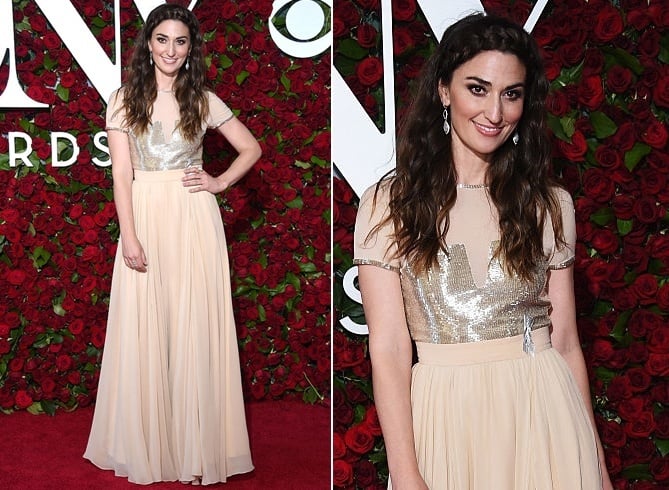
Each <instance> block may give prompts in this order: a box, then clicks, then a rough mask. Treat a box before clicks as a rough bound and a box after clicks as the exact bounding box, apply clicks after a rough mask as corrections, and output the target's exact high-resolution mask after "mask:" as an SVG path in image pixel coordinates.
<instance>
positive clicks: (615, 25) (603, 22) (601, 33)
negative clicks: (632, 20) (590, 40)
mask: <svg viewBox="0 0 669 490" xmlns="http://www.w3.org/2000/svg"><path fill="white" fill-rule="evenodd" d="M623 28H624V23H623V18H622V16H621V15H620V12H619V11H618V9H616V8H615V7H613V6H612V5H610V4H604V5H603V6H602V8H601V9H600V10H599V12H598V13H597V17H596V18H595V25H594V26H593V34H594V35H595V38H596V39H597V40H599V41H602V42H604V43H607V42H609V41H612V40H613V39H615V38H616V37H617V36H618V35H619V34H620V33H621V32H623Z"/></svg>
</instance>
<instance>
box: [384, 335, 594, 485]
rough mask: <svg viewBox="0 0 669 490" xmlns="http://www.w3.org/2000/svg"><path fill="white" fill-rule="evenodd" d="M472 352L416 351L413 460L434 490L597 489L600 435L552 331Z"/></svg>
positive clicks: (466, 348) (449, 348)
mask: <svg viewBox="0 0 669 490" xmlns="http://www.w3.org/2000/svg"><path fill="white" fill-rule="evenodd" d="M533 338H534V342H535V345H536V353H535V354H534V355H528V354H525V353H524V352H523V350H522V336H517V337H511V338H506V339H499V340H491V341H482V342H473V343H467V344H446V345H444V344H425V343H417V349H418V357H419V362H418V363H417V364H416V365H415V366H414V367H413V372H412V382H411V383H412V384H411V396H412V400H411V402H412V418H413V425H414V437H415V446H416V455H417V459H418V464H419V469H420V471H421V474H422V475H423V478H424V479H425V481H426V483H427V485H428V487H429V488H430V489H431V490H489V489H492V488H494V489H496V490H557V489H560V490H596V489H600V488H601V475H600V469H599V462H598V457H597V446H596V442H595V434H594V431H593V428H592V425H591V423H590V419H589V417H588V413H587V410H586V408H585V405H584V403H583V399H582V397H581V394H580V392H579V390H578V386H577V385H576V382H575V380H574V378H573V376H572V374H571V372H570V370H569V367H568V366H567V364H566V362H565V361H564V359H563V358H562V356H561V355H560V354H559V353H558V352H557V351H556V350H555V349H553V348H552V347H551V345H550V336H549V333H548V329H547V328H543V329H539V330H537V331H535V332H533ZM389 488H392V484H391V485H389Z"/></svg>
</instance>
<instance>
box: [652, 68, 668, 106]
mask: <svg viewBox="0 0 669 490" xmlns="http://www.w3.org/2000/svg"><path fill="white" fill-rule="evenodd" d="M653 102H655V104H656V105H658V106H660V107H663V108H664V109H669V68H667V67H664V69H663V70H662V73H661V75H660V78H659V80H658V81H657V84H655V86H654V87H653Z"/></svg>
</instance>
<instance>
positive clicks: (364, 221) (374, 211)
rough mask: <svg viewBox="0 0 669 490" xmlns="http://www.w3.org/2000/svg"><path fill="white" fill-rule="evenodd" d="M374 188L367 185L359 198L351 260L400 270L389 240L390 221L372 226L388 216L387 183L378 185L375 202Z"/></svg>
mask: <svg viewBox="0 0 669 490" xmlns="http://www.w3.org/2000/svg"><path fill="white" fill-rule="evenodd" d="M375 189H376V185H374V186H372V187H370V188H369V189H367V190H366V191H365V192H364V194H363V195H362V197H361V198H360V205H359V207H358V216H357V218H356V222H355V236H354V259H353V263H354V264H356V265H366V264H369V265H375V266H377V267H382V268H384V269H388V270H391V271H394V272H399V270H400V261H399V259H398V258H397V256H396V253H395V252H396V250H397V247H396V245H395V244H394V242H393V239H392V234H393V224H392V222H391V223H388V224H386V225H384V226H382V227H381V228H378V229H376V230H375V229H374V227H375V226H376V225H377V224H379V223H380V222H381V221H383V219H384V218H385V217H386V216H387V212H388V194H387V186H385V187H384V186H381V188H380V190H379V192H378V193H377V195H376V202H375V200H374V191H375Z"/></svg>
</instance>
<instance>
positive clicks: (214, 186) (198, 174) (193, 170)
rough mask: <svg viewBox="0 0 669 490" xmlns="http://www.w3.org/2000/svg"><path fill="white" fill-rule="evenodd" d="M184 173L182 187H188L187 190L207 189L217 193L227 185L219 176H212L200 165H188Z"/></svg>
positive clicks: (199, 190) (198, 190)
mask: <svg viewBox="0 0 669 490" xmlns="http://www.w3.org/2000/svg"><path fill="white" fill-rule="evenodd" d="M184 173H185V175H184V177H183V178H182V179H181V182H183V185H184V187H190V189H188V192H201V191H208V192H211V193H212V194H218V193H219V192H223V191H224V190H225V189H226V188H227V187H228V185H227V184H226V183H225V182H223V181H222V180H221V179H220V178H219V179H217V178H215V177H212V176H211V175H209V174H208V173H207V172H205V171H204V170H202V168H201V167H188V168H187V169H186V170H185V171H184Z"/></svg>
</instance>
